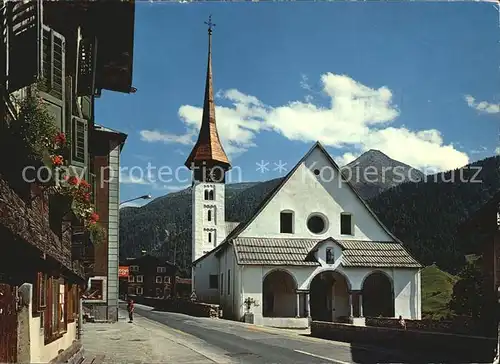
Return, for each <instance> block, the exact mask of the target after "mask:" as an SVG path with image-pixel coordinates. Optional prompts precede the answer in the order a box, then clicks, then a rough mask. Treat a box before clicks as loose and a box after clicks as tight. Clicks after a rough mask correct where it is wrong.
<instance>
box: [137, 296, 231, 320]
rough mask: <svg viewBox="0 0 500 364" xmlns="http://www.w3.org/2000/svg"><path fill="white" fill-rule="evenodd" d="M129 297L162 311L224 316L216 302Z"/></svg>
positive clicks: (199, 315) (197, 315) (215, 316)
mask: <svg viewBox="0 0 500 364" xmlns="http://www.w3.org/2000/svg"><path fill="white" fill-rule="evenodd" d="M128 297H129V298H131V299H133V300H134V302H136V303H139V304H143V305H147V306H152V307H154V308H155V309H157V310H161V311H168V312H177V313H183V314H186V315H190V316H195V317H212V318H218V317H221V316H222V311H221V309H220V306H219V305H215V304H209V303H202V302H192V301H190V300H185V299H162V298H150V297H141V296H132V295H129V296H128Z"/></svg>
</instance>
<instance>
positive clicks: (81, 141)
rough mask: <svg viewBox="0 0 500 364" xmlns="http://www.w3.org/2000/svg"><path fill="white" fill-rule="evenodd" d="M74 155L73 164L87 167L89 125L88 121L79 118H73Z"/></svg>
mask: <svg viewBox="0 0 500 364" xmlns="http://www.w3.org/2000/svg"><path fill="white" fill-rule="evenodd" d="M71 124H72V135H71V144H72V148H71V149H72V153H71V154H72V155H71V163H72V164H75V165H80V166H83V167H86V166H87V160H88V125H87V120H85V119H83V118H79V117H77V116H73V117H72V123H71Z"/></svg>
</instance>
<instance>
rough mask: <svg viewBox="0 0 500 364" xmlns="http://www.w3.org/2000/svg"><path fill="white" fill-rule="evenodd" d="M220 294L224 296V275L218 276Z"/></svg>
mask: <svg viewBox="0 0 500 364" xmlns="http://www.w3.org/2000/svg"><path fill="white" fill-rule="evenodd" d="M220 294H221V295H223V294H224V273H221V274H220Z"/></svg>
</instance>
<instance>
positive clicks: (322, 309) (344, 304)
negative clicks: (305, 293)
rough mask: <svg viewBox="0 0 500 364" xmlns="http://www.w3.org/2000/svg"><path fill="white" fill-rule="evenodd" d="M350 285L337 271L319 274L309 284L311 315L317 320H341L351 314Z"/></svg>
mask: <svg viewBox="0 0 500 364" xmlns="http://www.w3.org/2000/svg"><path fill="white" fill-rule="evenodd" d="M349 291H350V285H349V282H348V281H347V279H346V277H344V276H343V275H342V274H340V273H338V272H335V271H325V272H321V273H319V274H317V275H316V276H315V277H314V278H313V279H312V281H311V284H310V286H309V294H310V303H309V304H310V308H311V317H312V319H313V320H317V321H329V322H334V321H339V320H342V319H343V318H345V317H349V316H350V303H349Z"/></svg>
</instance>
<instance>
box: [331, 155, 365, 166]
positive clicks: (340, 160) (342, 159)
mask: <svg viewBox="0 0 500 364" xmlns="http://www.w3.org/2000/svg"><path fill="white" fill-rule="evenodd" d="M358 157H359V154H353V153H351V152H347V153H344V154H342V155H341V156H339V157H334V158H333V159H334V160H335V162H336V163H337V164H338V165H339V166H340V167H343V166H345V165H346V164H349V163H351V162H352V161H353V160H355V159H356V158H358Z"/></svg>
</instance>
